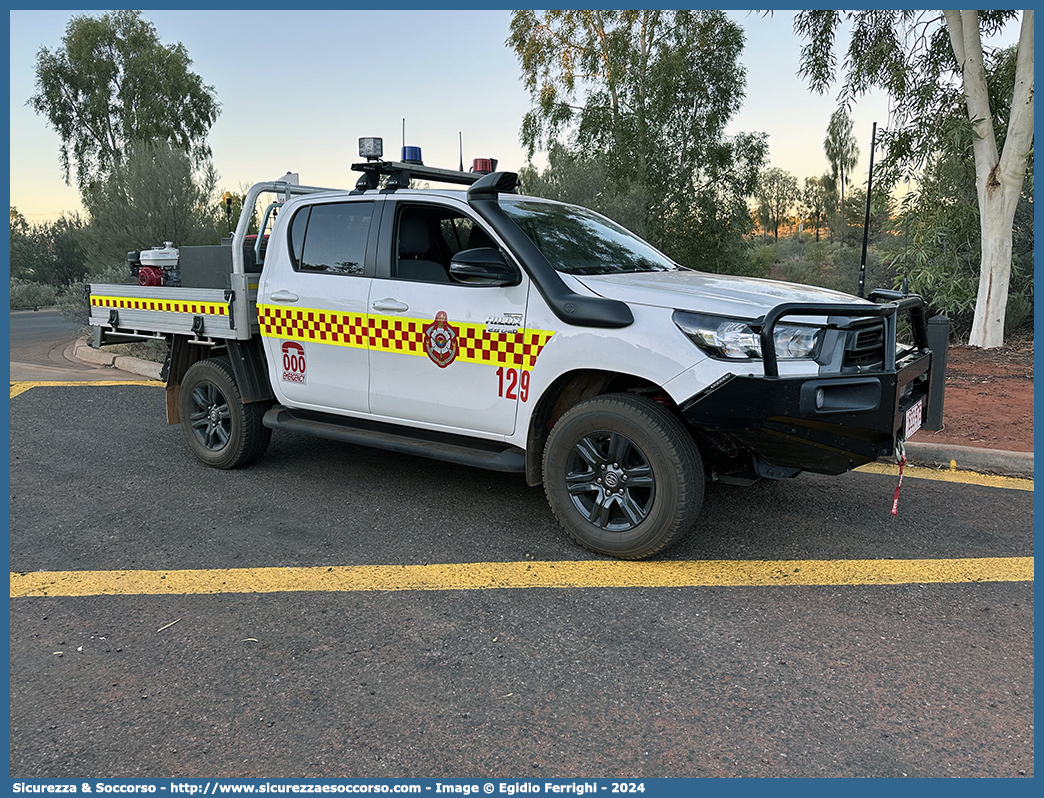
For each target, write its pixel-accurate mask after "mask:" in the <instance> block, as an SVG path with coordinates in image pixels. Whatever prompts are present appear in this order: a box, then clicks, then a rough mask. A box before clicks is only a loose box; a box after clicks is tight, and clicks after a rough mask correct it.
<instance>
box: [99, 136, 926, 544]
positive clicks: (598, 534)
mask: <svg viewBox="0 0 1044 798" xmlns="http://www.w3.org/2000/svg"><path fill="white" fill-rule="evenodd" d="M364 141H365V142H366V144H367V145H368V146H372V145H373V141H370V140H361V144H362V143H363V142H364ZM369 152H371V153H372V152H373V151H372V150H370V151H369ZM352 168H353V169H355V170H357V171H359V172H361V177H360V179H359V182H358V184H357V185H356V187H355V189H353V190H332V189H323V188H317V187H308V186H301V185H297V184H296V182H295V181H293V180H286V181H275V182H271V183H261V184H258V185H255V186H254V187H253V188H251V189H250V191H249V193H248V195H247V198H246V202H245V203H244V212H243V215H242V217H241V218H240V219H239V222H238V226H237V228H236V230H235V233H234V235H233V236H232V239H231V241H230V242H229V243H226V244H225V245H220V246H213V247H180V249H179V250H177V252H176V255H177V272H172V275H173V276H172V279H171V281H170V282H171V283H174V282H176V283H179V284H177V285H174V284H164V285H156V284H155V282H157V281H159V282H163V280H161V279H158V278H157V276H156V275H157V272H156V271H155V268H158V267H154V268H153V270H151V271H150V272H149V275H150V276H149V280H148V281H146V280H144V279H143V280H142V282H143V283H146V282H147V283H149V284H143V285H92V286H90V289H89V291H90V295H89V302H90V323H91V325H92V326H93V331H94V343H95V345H96V346H101V345H104V344H107V343H118V342H124V341H131V340H142V339H149V338H163V339H166V340H167V341H168V342H169V354H168V357H167V362H166V364H165V366H164V378H165V380H166V383H167V418H168V421H169V422H170V423H180V424H181V426H182V428H183V430H184V433H185V437H186V440H187V442H188V445H189V448H190V449H191V450H192V452H193V453H194V454H195V455H196V457H198V458H199V459H200V460H201V461H202V462H204V463H206V464H207V465H209V466H213V467H215V468H235V467H239V466H244V465H247V464H248V463H250V462H252V461H254V460H256V459H257V458H259V457H261V455H262V454H264V452H265V449H266V448H267V446H268V442H269V439H270V436H271V433H272V430H284V429H286V430H294V431H298V432H307V433H312V434H315V435H319V436H322V437H326V438H333V439H336V440H341V441H346V442H349V443H352V444H360V445H366V446H376V447H381V448H385V449H390V450H393V451H398V452H409V453H412V454H416V455H420V456H424V457H431V458H436V459H441V460H448V461H452V462H456V463H463V464H466V465H469V466H476V467H479V468H487V469H495V470H500V471H512V472H518V473H520V474H522V475H523V476H524V478H525V480H526V482H527V483H528V484H529V485H532V486H536V485H540V484H543V486H544V490H545V492H546V494H547V499H548V502H549V503H550V506H551V509H552V511H553V512H554V513H555V515H556V517H557V518H558V519H559V521H560V522H561V524H562V526H563V527H564V528H565V530H566V531H567V532H568V533H569V535H571V536H572V537H573V538H574V539H575V540H576V541H577V542H578V543H580V544H581V545H583V546H585V547H587V548H589V549H591V550H593V551H596V552H599V553H602V554H606V555H611V556H615V557H622V558H629V559H639V558H644V557H649V556H651V555H653V554H655V553H657V552H659V551H661V550H662V549H664V548H665V547H666V546H668V545H669V544H671V543H673V542H675V541H677V540H678V539H679V538H680V537H681V536H682V535H683V534H685V533H687V532H688V531H689V530H691V529H692V528H693V527H694V526H695V524H696V519H697V515H698V513H699V510H700V506H701V504H702V501H703V494H704V487H705V483H706V481H707V480H718V481H722V482H730V483H740V484H749V483H752V482H754V481H756V480H758V479H784V478H788V477H792V476H794V475H796V474H797V473H799V472H801V471H813V472H818V473H823V474H841V473H843V472H845V471H848V470H850V469H852V468H855V467H857V466H859V465H862V464H864V463H867V462H869V461H872V460H875V459H877V458H879V457H883V456H892V455H894V454H896V453H897V452H898V451H901V447H902V443H903V440H904V439H905V438H906V437H908V436H909V435H911V434H913V432H914V431H916V429H917V427H918V426H920V424H921V422H922V419H923V418H924V417H925V413H926V411H927V403H928V388H929V381H930V379H931V371H932V370H931V368H930V366H931V361H932V353H931V351H930V349H929V347H928V340H927V334H926V324H925V316H924V304H923V302H922V301H921V299H920V297H917V296H907V295H903V294H901V293H898V292H892V291H876V292H874V293H873V294H871V299H872V300H874V301H867V300H864V299H859V298H856V297H854V296H849V295H847V294H841V293H837V292H833V291H827V290H824V289H821V288H814V287H810V286H801V285H792V284H788V283H780V282H773V281H769V280H758V279H746V278H740V277H732V276H727V275H720V274H705V273H701V272H696V271H691V270H689V269H687V268H685V267H683V266H680V265H679V264H677V263H675V262H673V261H671V260H670V259H669V258H667V257H666V256H665V255H663V254H662V253H660V252H658V251H657V250H656V249H654V248H653V247H651V246H650V245H649V244H647V243H645V242H644V241H642V240H640V239H639V238H637V237H636V236H634V235H633V234H631V233H630V232H628V231H627V230H625V229H624V228H622V227H620V226H619V225H617V224H615V223H613V222H612V221H610V220H608V219H606V218H604V217H602V216H600V215H598V214H596V213H594V212H592V211H589V210H586V209H584V208H581V207H576V206H572V205H565V204H562V203H559V202H553V201H549V200H544V199H539V198H536V197H528V196H523V195H520V194H517V193H515V191H516V187H517V176H516V175H515V174H513V173H510V172H491V173H488V174H482V173H480V172H475V171H472V172H463V171H451V170H443V169H433V168H430V167H426V166H423V165H422V164H420V163H418V162H416V159H415V160H414V161H413V162H407V161H384V160H381V159H380V158H379V157H374V156H373V155H370V157H369V158H368V160H366V161H361V162H359V163H357V164H354V165H353V167H352ZM411 179H413V180H416V179H420V180H426V181H437V182H444V183H450V184H451V185H452V184H461V185H464V186H466V187H467V188H466V190H453V189H448V190H439V189H425V190H411V189H410V188H409V185H410V181H411ZM263 198H267V199H268V200H270V201H269V203H268V205H267V209H266V210H265V212H264V214H263V219H262V223H261V228H260V229H261V232H260V234H259V235H255V236H248V226H249V221H250V215H251V211H252V209H253V208H254V207H255V205H256V203H258V201H259V200H261V205H259V206H257V207H262V206H263V205H264V201H265V200H264V199H263ZM172 249H173V248H172V247H171V246H170V245H169V244H168V245H167V246H166V247H164V253H163V254H164V257H169V256H170V251H171V250H172ZM134 254H138V253H132V255H134ZM132 260H133V257H132ZM170 262H172V261H167V263H170ZM133 265H134V267H135V268H137V267H140V266H141V263H135V264H133ZM901 314H902V315H904V316H905V315H906V314H908V315H909V318H910V324H909V325H908V326H907V327H906V329H907V330H908V335H910V336H912V339H913V340H912V341H911V342H910V343H909V344H905V345H904V344H901V343H899V342H898V334H897V328H899V327H900V325H899V323H898V322H899V317H900V315H901Z"/></svg>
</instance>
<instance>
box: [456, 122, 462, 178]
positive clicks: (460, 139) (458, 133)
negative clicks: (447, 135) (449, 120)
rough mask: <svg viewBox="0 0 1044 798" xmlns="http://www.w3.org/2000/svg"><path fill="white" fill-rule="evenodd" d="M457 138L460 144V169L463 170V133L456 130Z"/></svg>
mask: <svg viewBox="0 0 1044 798" xmlns="http://www.w3.org/2000/svg"><path fill="white" fill-rule="evenodd" d="M457 139H458V143H459V145H460V171H462V172H463V171H464V134H463V133H461V132H460V131H459V130H458V131H457Z"/></svg>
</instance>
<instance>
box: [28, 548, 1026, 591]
mask: <svg viewBox="0 0 1044 798" xmlns="http://www.w3.org/2000/svg"><path fill="white" fill-rule="evenodd" d="M1032 581H1033V558H1032V557H986V558H970V559H953V560H707V561H681V562H621V561H618V560H611V561H606V560H594V561H590V560H589V561H560V562H480V563H458V564H452V563H450V564H444V565H352V566H333V567H319V568H235V569H224V570H218V569H215V570H198V571H188V570H185V571H36V572H29V573H15V572H12V573H11V598H27V597H42V596H141V595H190V594H207V593H211V594H212V593H278V592H357V591H393V590H395V591H397V590H490V589H505V588H515V589H517V588H592V587H602V588H604V587H712V586H714V587H764V586H769V585H772V586H789V585H904V584H928V583H959V582H1032Z"/></svg>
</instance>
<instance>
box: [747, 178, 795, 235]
mask: <svg viewBox="0 0 1044 798" xmlns="http://www.w3.org/2000/svg"><path fill="white" fill-rule="evenodd" d="M799 196H800V192H799V191H798V181H797V178H796V177H794V175H792V174H790V172H786V171H784V170H783V169H779V168H778V167H773V168H772V169H765V170H764V171H762V173H761V174H760V175H759V177H758V194H757V197H758V216H759V217H760V218H762V219H764V220H765V221H766V222H767V226H768V227H771V228H772V235H773V237H774V238H777V239H778V238H779V226H780V225H781V224H785V223H786V221H787V218H788V217H789V215H790V210H791V208H793V207H794V204H795V203H796V202H797V201H798V197H799Z"/></svg>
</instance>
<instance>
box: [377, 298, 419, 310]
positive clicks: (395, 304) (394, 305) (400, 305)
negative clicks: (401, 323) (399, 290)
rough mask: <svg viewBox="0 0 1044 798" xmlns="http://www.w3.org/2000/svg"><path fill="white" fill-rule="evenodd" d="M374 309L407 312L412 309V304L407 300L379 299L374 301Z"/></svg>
mask: <svg viewBox="0 0 1044 798" xmlns="http://www.w3.org/2000/svg"><path fill="white" fill-rule="evenodd" d="M373 309H374V310H391V311H394V312H396V313H405V312H406V311H407V310H409V309H410V306H409V305H407V304H406V303H405V302H399V301H398V300H395V299H378V300H377V301H376V302H374V303H373Z"/></svg>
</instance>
